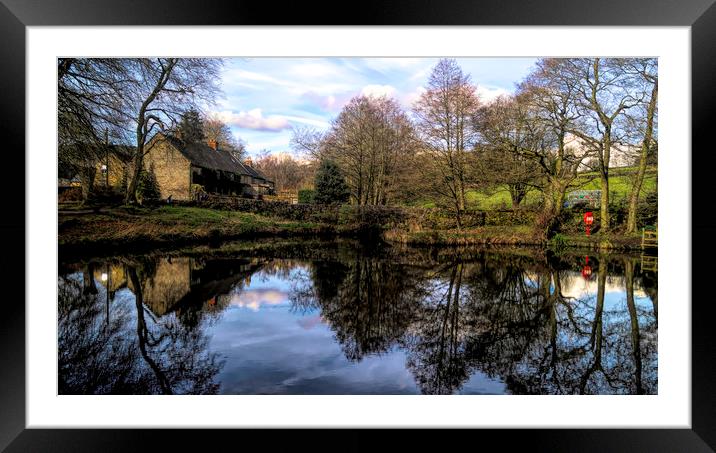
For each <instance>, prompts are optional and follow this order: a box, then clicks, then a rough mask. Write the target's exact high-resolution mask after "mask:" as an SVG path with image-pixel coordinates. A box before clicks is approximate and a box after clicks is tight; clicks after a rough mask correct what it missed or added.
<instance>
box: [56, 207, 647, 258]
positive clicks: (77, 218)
mask: <svg viewBox="0 0 716 453" xmlns="http://www.w3.org/2000/svg"><path fill="white" fill-rule="evenodd" d="M503 220H504V219H503ZM504 221H505V222H507V223H509V222H508V221H507V220H504ZM369 223H370V224H373V222H372V221H371V222H369ZM361 231H365V225H363V224H361V223H360V221H358V220H356V221H355V222H339V223H338V224H330V223H320V222H315V221H299V220H286V219H282V218H279V217H275V216H266V215H260V214H255V213H247V212H241V211H235V210H220V209H209V208H200V207H190V206H160V207H155V208H147V207H111V208H95V209H87V208H82V207H76V208H74V209H68V208H61V209H60V212H59V245H60V248H61V249H62V251H63V253H68V252H72V253H97V252H98V251H99V250H100V249H103V250H105V251H116V250H127V248H128V247H131V248H132V249H133V250H137V249H143V248H152V247H163V248H168V247H174V248H179V247H182V246H186V245H196V244H216V243H218V242H221V241H227V240H232V239H251V240H252V241H254V240H260V239H262V238H301V240H302V241H305V240H307V238H322V239H325V238H336V237H356V236H358V235H359V234H361ZM382 238H383V239H384V240H385V241H387V242H389V243H392V244H396V245H397V244H404V245H414V246H431V245H436V246H474V245H484V246H525V245H527V246H540V247H543V248H544V247H557V248H565V247H573V248H585V249H593V250H596V249H601V250H605V249H607V250H609V249H611V250H630V249H638V248H639V247H640V236H638V235H633V236H628V237H626V236H617V235H611V236H603V235H600V234H595V235H593V236H591V237H589V238H587V237H585V236H584V234H583V233H580V234H576V233H575V234H560V235H558V237H556V238H553V239H552V240H551V241H547V242H545V241H544V240H543V239H540V238H539V237H538V236H537V235H536V234H535V232H534V230H533V227H532V225H524V224H523V225H509V226H506V225H485V226H480V227H473V228H467V229H462V230H456V229H449V228H448V229H439V228H435V227H431V228H422V229H421V228H420V227H419V226H418V227H408V226H407V225H403V226H395V225H394V226H393V227H384V231H383V235H382ZM373 242H375V238H374V241H373Z"/></svg>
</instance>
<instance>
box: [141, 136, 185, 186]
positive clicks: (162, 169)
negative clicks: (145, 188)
mask: <svg viewBox="0 0 716 453" xmlns="http://www.w3.org/2000/svg"><path fill="white" fill-rule="evenodd" d="M144 166H145V168H146V169H147V170H152V171H154V176H156V178H157V183H158V184H159V191H160V192H161V198H162V199H166V198H167V197H169V195H171V196H172V199H174V200H190V199H191V190H190V176H191V175H190V163H189V160H188V159H187V158H186V157H184V155H183V154H182V153H180V152H179V151H178V150H177V149H176V148H174V147H173V146H171V145H170V144H168V143H166V142H159V143H156V144H155V145H154V146H153V147H152V149H151V151H149V153H148V154H147V155H146V156H144Z"/></svg>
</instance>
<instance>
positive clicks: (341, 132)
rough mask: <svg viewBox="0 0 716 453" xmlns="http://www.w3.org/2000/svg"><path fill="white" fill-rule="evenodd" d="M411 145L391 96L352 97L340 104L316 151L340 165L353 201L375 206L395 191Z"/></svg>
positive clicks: (408, 127) (403, 118) (412, 140)
mask: <svg viewBox="0 0 716 453" xmlns="http://www.w3.org/2000/svg"><path fill="white" fill-rule="evenodd" d="M414 145H415V135H414V132H413V127H412V124H411V123H410V121H409V119H408V117H407V116H406V114H405V113H404V112H403V111H402V110H401V108H400V106H399V105H398V103H397V102H396V101H395V100H393V99H390V98H387V97H371V96H357V97H355V98H353V99H351V101H350V102H349V103H348V104H347V105H346V106H345V107H344V108H343V110H342V111H341V113H340V114H339V115H338V117H337V118H336V119H335V121H334V122H333V127H332V128H331V130H330V131H329V132H328V133H327V134H326V136H325V137H324V138H323V140H322V142H321V144H320V146H319V147H318V148H317V150H318V152H319V154H320V155H321V157H325V158H328V159H331V160H333V161H334V162H336V163H337V164H338V165H339V166H340V168H341V170H342V171H343V173H344V175H345V176H346V182H347V184H348V187H349V188H350V191H351V200H352V202H353V203H355V204H359V205H379V204H386V203H388V202H389V201H390V200H391V199H392V197H393V196H395V195H396V194H397V192H398V191H399V181H400V178H401V175H402V174H404V173H405V172H406V171H407V170H408V168H407V166H406V163H407V160H406V159H407V157H409V156H410V155H411V154H412V153H413V150H414Z"/></svg>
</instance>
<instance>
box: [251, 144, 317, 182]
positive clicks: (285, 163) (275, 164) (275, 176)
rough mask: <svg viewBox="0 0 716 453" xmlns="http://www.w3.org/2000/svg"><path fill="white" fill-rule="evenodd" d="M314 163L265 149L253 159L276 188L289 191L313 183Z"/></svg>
mask: <svg viewBox="0 0 716 453" xmlns="http://www.w3.org/2000/svg"><path fill="white" fill-rule="evenodd" d="M315 164H316V162H315V161H301V160H298V159H294V158H293V157H292V156H290V155H288V154H279V155H277V154H270V153H269V152H268V151H266V150H264V151H263V152H261V153H259V156H258V158H257V159H256V160H255V165H256V168H258V169H259V170H261V172H263V173H264V174H265V175H266V176H267V177H268V178H269V179H270V180H272V181H273V182H274V183H275V185H276V189H277V190H291V191H297V190H298V189H301V188H304V187H308V186H310V185H312V184H313V179H314V177H315V174H316V165H315Z"/></svg>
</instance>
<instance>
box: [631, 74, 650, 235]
mask: <svg viewBox="0 0 716 453" xmlns="http://www.w3.org/2000/svg"><path fill="white" fill-rule="evenodd" d="M657 95H658V84H657V83H654V87H653V88H652V89H651V99H650V100H649V107H648V109H647V112H646V130H645V131H644V141H643V142H642V144H641V153H640V154H639V170H638V171H637V174H636V179H635V180H634V184H633V185H632V188H631V193H630V194H629V214H628V216H627V228H626V232H627V233H633V232H635V231H636V210H637V208H638V205H639V194H640V192H641V185H642V183H643V182H644V174H645V173H646V160H647V158H648V157H649V149H650V147H651V139H652V134H653V133H654V113H655V111H656V99H657Z"/></svg>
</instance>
